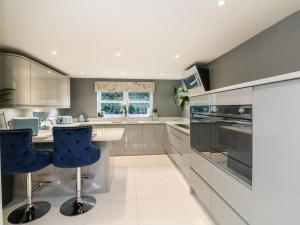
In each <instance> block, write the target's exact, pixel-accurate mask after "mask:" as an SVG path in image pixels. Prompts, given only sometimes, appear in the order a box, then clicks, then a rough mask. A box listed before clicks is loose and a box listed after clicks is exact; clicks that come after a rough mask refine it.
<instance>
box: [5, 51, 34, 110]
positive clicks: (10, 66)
mask: <svg viewBox="0 0 300 225" xmlns="http://www.w3.org/2000/svg"><path fill="white" fill-rule="evenodd" d="M4 88H13V89H15V90H16V91H14V93H13V95H12V96H11V99H12V100H11V101H9V102H5V106H27V105H30V60H28V59H26V58H23V57H19V56H14V55H2V54H0V89H4Z"/></svg>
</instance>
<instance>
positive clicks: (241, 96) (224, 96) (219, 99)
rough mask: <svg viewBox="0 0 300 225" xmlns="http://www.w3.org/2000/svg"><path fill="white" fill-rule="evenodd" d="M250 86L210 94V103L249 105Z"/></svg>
mask: <svg viewBox="0 0 300 225" xmlns="http://www.w3.org/2000/svg"><path fill="white" fill-rule="evenodd" d="M252 90H253V88H252V87H249V88H241V89H236V90H231V91H224V92H219V93H214V94H211V95H210V104H211V105H250V104H252Z"/></svg>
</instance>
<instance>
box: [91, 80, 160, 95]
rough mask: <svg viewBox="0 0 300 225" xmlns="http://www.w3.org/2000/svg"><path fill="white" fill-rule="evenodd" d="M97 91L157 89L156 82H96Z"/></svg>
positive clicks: (143, 90) (144, 90)
mask: <svg viewBox="0 0 300 225" xmlns="http://www.w3.org/2000/svg"><path fill="white" fill-rule="evenodd" d="M95 91H96V92H101V91H120V92H152V93H154V91H155V83H154V82H111V81H110V82H102V81H99V82H95Z"/></svg>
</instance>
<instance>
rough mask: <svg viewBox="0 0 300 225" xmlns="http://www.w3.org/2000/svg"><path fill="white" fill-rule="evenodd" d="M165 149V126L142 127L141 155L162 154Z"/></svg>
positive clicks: (149, 125) (148, 125)
mask: <svg viewBox="0 0 300 225" xmlns="http://www.w3.org/2000/svg"><path fill="white" fill-rule="evenodd" d="M164 149H165V125H163V124H161V125H160V124H155V125H151V124H146V125H143V147H142V154H163V153H164Z"/></svg>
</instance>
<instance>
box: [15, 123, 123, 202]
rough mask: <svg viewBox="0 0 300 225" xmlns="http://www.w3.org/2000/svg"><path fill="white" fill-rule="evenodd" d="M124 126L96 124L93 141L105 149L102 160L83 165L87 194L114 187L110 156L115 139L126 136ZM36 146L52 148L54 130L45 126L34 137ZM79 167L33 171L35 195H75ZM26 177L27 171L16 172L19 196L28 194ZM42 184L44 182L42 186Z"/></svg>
mask: <svg viewBox="0 0 300 225" xmlns="http://www.w3.org/2000/svg"><path fill="white" fill-rule="evenodd" d="M123 134H124V128H94V129H93V134H92V142H93V144H94V145H97V146H98V147H99V148H100V149H101V157H100V159H99V161H97V162H96V163H94V164H93V165H90V166H87V167H83V168H82V177H83V179H82V182H83V183H82V185H83V194H85V193H89V194H91V193H100V192H108V191H109V189H110V184H111V178H112V176H113V167H112V165H111V160H110V151H111V148H112V142H115V141H119V140H120V139H122V137H123ZM32 142H33V147H34V148H35V149H39V150H48V151H52V149H53V136H52V130H41V131H40V132H39V135H38V136H35V137H33V140H32ZM75 173H76V170H75V169H62V168H56V167H54V166H52V165H51V166H49V167H47V168H45V169H42V170H40V171H38V172H36V173H33V174H32V177H33V179H32V180H33V186H35V187H37V189H36V190H35V193H34V195H35V196H72V195H74V190H75V189H74V187H75ZM25 184H26V179H25V176H24V175H16V176H15V185H14V186H15V188H14V192H15V196H22V195H23V194H24V190H25V188H23V187H24V186H25ZM39 184H41V186H39Z"/></svg>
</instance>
